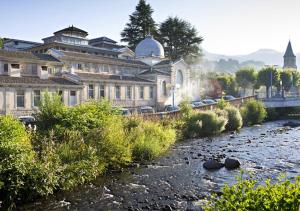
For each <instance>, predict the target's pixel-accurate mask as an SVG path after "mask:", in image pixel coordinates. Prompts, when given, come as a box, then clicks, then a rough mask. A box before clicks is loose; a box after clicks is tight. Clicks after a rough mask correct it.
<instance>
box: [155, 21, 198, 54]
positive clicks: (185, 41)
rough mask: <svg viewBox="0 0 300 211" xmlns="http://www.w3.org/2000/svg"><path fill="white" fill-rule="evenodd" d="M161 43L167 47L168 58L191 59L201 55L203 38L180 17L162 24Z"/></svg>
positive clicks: (160, 29) (160, 30)
mask: <svg viewBox="0 0 300 211" xmlns="http://www.w3.org/2000/svg"><path fill="white" fill-rule="evenodd" d="M159 33H160V39H159V40H160V41H161V43H162V44H163V45H164V46H165V53H166V56H167V57H169V58H170V59H172V60H176V59H179V58H181V57H183V58H185V59H189V58H190V57H198V56H200V55H201V49H200V47H199V45H200V43H201V42H202V41H203V38H202V37H201V36H198V32H197V30H196V28H195V27H193V26H192V25H191V24H190V23H189V22H187V21H185V20H182V19H179V18H178V17H174V18H173V17H169V18H167V20H165V21H164V22H162V23H161V24H160V28H159Z"/></svg>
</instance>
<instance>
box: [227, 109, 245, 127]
mask: <svg viewBox="0 0 300 211" xmlns="http://www.w3.org/2000/svg"><path fill="white" fill-rule="evenodd" d="M225 111H226V112H227V118H228V122H227V124H226V126H225V128H226V130H227V131H233V130H239V129H240V128H241V127H242V125H243V118H242V115H241V113H240V111H239V109H237V108H236V107H233V106H229V107H226V108H225Z"/></svg>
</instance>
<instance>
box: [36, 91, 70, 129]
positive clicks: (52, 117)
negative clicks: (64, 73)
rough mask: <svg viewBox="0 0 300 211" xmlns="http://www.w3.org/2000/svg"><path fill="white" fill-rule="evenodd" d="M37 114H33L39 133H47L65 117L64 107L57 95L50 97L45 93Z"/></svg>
mask: <svg viewBox="0 0 300 211" xmlns="http://www.w3.org/2000/svg"><path fill="white" fill-rule="evenodd" d="M39 110H40V111H39V112H37V113H36V114H35V118H36V120H37V129H38V130H39V131H40V132H41V131H49V130H51V129H53V128H54V127H55V125H59V124H61V121H62V119H63V118H64V117H65V116H66V110H67V109H66V107H65V106H64V104H63V103H62V101H61V96H59V95H58V94H53V95H50V94H49V93H48V92H46V93H45V94H44V95H43V97H42V100H41V103H40V106H39Z"/></svg>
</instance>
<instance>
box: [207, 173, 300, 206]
mask: <svg viewBox="0 0 300 211" xmlns="http://www.w3.org/2000/svg"><path fill="white" fill-rule="evenodd" d="M222 193H223V194H222V196H221V197H217V196H216V195H213V196H212V198H211V199H210V200H209V202H208V204H207V205H206V206H207V207H206V209H205V210H220V211H222V210H224V211H225V210H287V211H290V210H291V211H292V210H294V211H298V210H299V208H300V177H298V178H297V179H296V181H295V183H292V182H290V181H288V180H279V181H278V183H277V184H276V183H275V184H271V180H269V179H268V180H267V181H266V184H265V185H258V186H257V182H256V181H255V180H253V179H245V180H243V179H241V177H240V178H239V179H238V183H237V184H235V185H233V186H232V187H229V186H228V185H226V186H225V187H224V188H223V189H222Z"/></svg>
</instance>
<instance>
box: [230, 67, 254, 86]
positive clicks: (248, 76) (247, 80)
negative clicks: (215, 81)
mask: <svg viewBox="0 0 300 211" xmlns="http://www.w3.org/2000/svg"><path fill="white" fill-rule="evenodd" d="M235 80H236V83H237V84H238V86H239V87H241V88H243V89H244V92H245V89H246V88H250V87H251V88H253V86H254V84H255V83H256V80H257V73H256V71H255V69H254V68H249V67H244V68H241V69H239V70H238V71H237V72H236V73H235Z"/></svg>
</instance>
